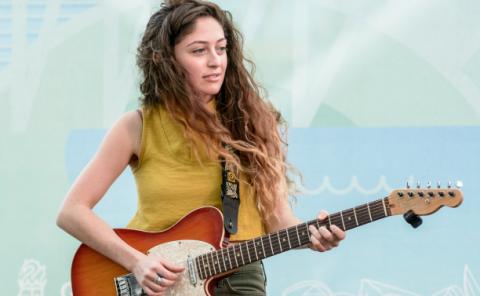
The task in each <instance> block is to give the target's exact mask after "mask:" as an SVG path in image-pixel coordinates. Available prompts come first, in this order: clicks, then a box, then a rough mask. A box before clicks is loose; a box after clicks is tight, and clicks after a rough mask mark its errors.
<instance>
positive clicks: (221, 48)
mask: <svg viewBox="0 0 480 296" xmlns="http://www.w3.org/2000/svg"><path fill="white" fill-rule="evenodd" d="M217 51H219V52H222V53H223V52H226V51H227V47H226V46H220V47H217Z"/></svg>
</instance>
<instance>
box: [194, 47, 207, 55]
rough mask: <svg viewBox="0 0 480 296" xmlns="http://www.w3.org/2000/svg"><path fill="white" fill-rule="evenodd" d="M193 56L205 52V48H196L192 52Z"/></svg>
mask: <svg viewBox="0 0 480 296" xmlns="http://www.w3.org/2000/svg"><path fill="white" fill-rule="evenodd" d="M192 52H193V53H194V54H202V53H204V52H205V48H197V49H194V50H193V51H192Z"/></svg>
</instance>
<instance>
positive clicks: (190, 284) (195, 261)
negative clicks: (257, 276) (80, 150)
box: [71, 186, 463, 296]
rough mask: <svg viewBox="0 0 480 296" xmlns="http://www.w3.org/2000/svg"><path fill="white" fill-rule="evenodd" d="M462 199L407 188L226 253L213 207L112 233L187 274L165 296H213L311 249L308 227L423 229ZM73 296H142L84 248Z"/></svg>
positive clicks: (453, 192) (124, 274)
mask: <svg viewBox="0 0 480 296" xmlns="http://www.w3.org/2000/svg"><path fill="white" fill-rule="evenodd" d="M462 200H463V194H462V192H461V191H460V190H459V189H457V188H451V186H449V188H423V189H420V188H418V187H417V188H408V186H407V188H405V189H397V190H394V191H392V192H391V193H390V194H389V195H388V196H387V197H385V198H382V199H379V200H375V201H372V202H368V203H366V204H363V205H360V206H357V207H354V208H350V209H347V210H343V211H340V212H338V213H334V214H331V215H329V216H328V217H327V218H326V219H324V220H311V221H308V222H305V223H302V224H299V225H296V226H292V227H289V228H287V229H282V230H280V231H277V232H274V233H270V234H267V235H264V236H261V237H257V238H254V239H251V240H248V241H244V242H241V243H238V244H233V245H232V246H229V247H227V248H222V247H221V244H222V241H223V237H224V226H223V216H222V213H221V212H220V211H219V210H218V209H217V208H214V207H203V208H199V209H196V210H194V211H192V212H190V213H189V214H188V215H186V216H185V217H183V218H182V219H180V220H179V221H178V222H177V223H176V224H175V225H173V226H172V227H170V228H169V229H167V230H165V231H162V232H144V231H138V230H130V229H115V232H116V233H117V234H118V235H119V236H120V238H122V239H123V240H124V241H125V242H127V243H128V244H129V245H131V246H132V247H134V248H135V249H137V250H139V251H141V252H144V253H150V252H153V253H157V254H158V255H160V256H161V257H164V258H165V259H167V260H169V261H171V262H172V263H174V264H177V265H180V266H184V267H185V271H184V272H183V274H182V275H181V277H180V278H179V280H178V281H177V282H176V283H175V285H174V286H172V287H171V288H170V289H169V290H168V292H167V295H170V296H173V295H193V296H196V295H199V296H200V295H208V296H212V295H214V286H215V283H216V282H217V281H218V280H219V279H221V278H222V277H225V276H227V275H229V274H231V273H233V272H234V271H235V270H236V269H237V268H239V267H241V266H243V265H246V264H249V263H252V262H255V261H258V260H262V259H265V258H267V257H271V256H273V255H277V254H280V253H283V252H286V251H288V250H291V249H295V248H298V247H301V246H304V245H307V244H309V243H310V233H309V231H308V226H309V225H315V226H317V227H320V226H326V227H329V226H331V225H332V224H334V225H336V226H338V227H340V228H341V229H343V230H344V231H346V230H350V229H352V228H355V227H358V226H361V225H365V224H368V223H370V222H373V221H377V220H380V219H382V218H385V217H388V216H393V215H404V218H405V219H406V220H407V222H409V223H410V224H411V225H412V226H413V227H418V226H419V225H420V224H421V219H420V217H419V216H423V215H430V214H432V213H434V212H436V211H437V210H438V209H439V208H441V207H442V206H449V207H457V206H458V205H460V204H461V203H462ZM71 276H72V278H71V283H72V291H73V295H76V296H79V295H80V296H81V295H104V296H108V295H117V296H137V295H145V294H144V293H143V291H142V288H141V287H140V286H139V284H138V283H137V281H136V279H135V277H134V276H133V274H131V273H129V272H128V271H127V270H126V269H124V268H123V267H122V266H120V265H118V264H117V263H115V262H113V261H111V260H110V259H108V258H106V257H105V256H103V255H101V254H99V253H98V252H96V251H94V250H93V249H91V248H89V247H88V246H86V245H84V244H82V245H81V246H80V247H79V249H78V250H77V252H76V254H75V256H74V259H73V263H72V274H71Z"/></svg>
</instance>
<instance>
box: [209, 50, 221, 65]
mask: <svg viewBox="0 0 480 296" xmlns="http://www.w3.org/2000/svg"><path fill="white" fill-rule="evenodd" d="M207 66H208V67H212V68H215V67H218V66H220V55H219V54H218V53H217V51H216V50H210V53H209V55H208V60H207Z"/></svg>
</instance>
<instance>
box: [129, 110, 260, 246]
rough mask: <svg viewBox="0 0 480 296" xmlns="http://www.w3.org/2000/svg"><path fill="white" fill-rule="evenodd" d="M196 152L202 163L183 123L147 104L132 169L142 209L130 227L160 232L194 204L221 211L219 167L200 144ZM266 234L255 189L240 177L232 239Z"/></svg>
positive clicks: (186, 212) (243, 238) (190, 209)
mask: <svg viewBox="0 0 480 296" xmlns="http://www.w3.org/2000/svg"><path fill="white" fill-rule="evenodd" d="M210 105H212V104H210ZM211 107H212V108H214V107H213V106H211ZM202 151H203V152H202ZM198 152H199V154H200V159H201V163H199V162H198V161H197V160H196V158H195V156H193V153H192V149H191V148H190V147H189V145H188V143H187V140H186V139H185V137H184V134H183V130H182V127H181V126H180V125H179V124H177V123H176V122H175V121H174V120H173V118H172V117H171V116H170V114H169V113H167V112H166V111H165V109H164V108H161V107H157V108H143V128H142V142H141V149H140V155H139V161H138V164H137V166H136V167H135V168H134V169H133V175H134V177H135V182H136V185H137V193H138V208H137V211H136V213H135V215H134V216H133V218H132V220H131V221H130V222H129V224H128V226H127V227H128V228H132V229H139V230H146V231H160V230H164V229H166V228H168V227H170V226H172V225H173V224H175V222H176V221H178V220H179V219H180V218H182V217H183V216H185V215H186V214H188V213H189V212H191V211H192V210H194V209H196V208H199V207H203V206H214V207H217V208H218V209H220V210H221V207H222V201H221V197H220V186H221V182H222V169H221V166H220V164H219V162H218V161H212V160H209V159H208V157H207V155H206V153H205V150H204V149H202V147H199V149H198ZM263 234H265V229H264V225H263V223H262V219H261V216H260V213H259V210H258V208H257V205H256V197H255V195H254V190H253V188H252V186H250V185H248V184H247V183H246V182H244V181H242V176H240V206H239V213H238V232H237V233H236V234H234V235H232V236H231V240H232V241H239V240H247V239H251V238H254V237H257V236H260V235H263Z"/></svg>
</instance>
